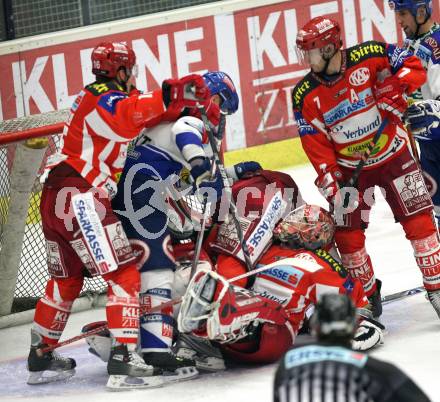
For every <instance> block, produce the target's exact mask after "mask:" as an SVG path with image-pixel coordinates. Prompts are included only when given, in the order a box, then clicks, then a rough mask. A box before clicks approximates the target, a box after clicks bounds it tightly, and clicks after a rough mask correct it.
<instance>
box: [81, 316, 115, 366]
mask: <svg viewBox="0 0 440 402" xmlns="http://www.w3.org/2000/svg"><path fill="white" fill-rule="evenodd" d="M106 324H107V322H106V321H96V322H91V323H90V324H87V325H84V327H82V330H81V332H82V333H84V332H88V331H90V330H92V329H94V328H97V327H101V326H103V325H106ZM86 342H87V345H89V352H90V353H91V354H92V355H95V356H97V357H99V358H100V359H101V360H102V361H103V362H105V363H107V362H108V360H109V358H110V350H111V347H112V338H111V334H110V331H109V330H108V329H104V330H103V331H102V332H100V333H98V334H95V335H92V336H88V337H87V338H86Z"/></svg>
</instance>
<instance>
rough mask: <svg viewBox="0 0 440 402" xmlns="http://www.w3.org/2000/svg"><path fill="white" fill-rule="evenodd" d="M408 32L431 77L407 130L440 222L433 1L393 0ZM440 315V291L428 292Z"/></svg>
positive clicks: (439, 88) (439, 77) (438, 74)
mask: <svg viewBox="0 0 440 402" xmlns="http://www.w3.org/2000/svg"><path fill="white" fill-rule="evenodd" d="M389 5H390V7H391V8H392V9H394V11H395V12H396V17H397V21H398V23H399V24H400V26H401V27H402V29H403V30H404V32H405V35H406V39H405V45H406V47H407V48H408V49H410V50H411V51H412V52H413V53H414V54H415V55H416V56H417V57H419V59H420V60H421V61H422V64H423V66H424V67H425V69H426V72H427V75H428V79H427V80H426V83H425V84H424V85H423V86H422V87H421V89H420V90H418V91H416V92H414V94H412V95H411V96H412V98H413V99H412V101H413V102H414V103H413V104H412V105H411V106H409V107H408V109H407V110H406V113H405V120H406V123H407V125H408V129H409V131H410V133H412V135H414V137H415V138H416V139H417V141H418V144H419V148H420V164H421V167H422V170H423V175H424V176H425V181H426V184H427V186H428V189H429V192H430V194H431V197H432V202H433V204H434V212H435V216H436V218H437V226H439V223H440V187H439V184H440V25H439V24H437V23H436V22H434V20H433V19H432V1H431V0H390V1H389ZM428 297H429V301H430V302H431V304H432V305H433V307H434V308H435V311H436V312H437V314H438V316H439V317H440V291H435V292H428Z"/></svg>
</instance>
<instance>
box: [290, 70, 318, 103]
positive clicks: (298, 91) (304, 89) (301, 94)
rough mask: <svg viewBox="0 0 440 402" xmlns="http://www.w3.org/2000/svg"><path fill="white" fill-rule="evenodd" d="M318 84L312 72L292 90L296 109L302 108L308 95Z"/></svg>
mask: <svg viewBox="0 0 440 402" xmlns="http://www.w3.org/2000/svg"><path fill="white" fill-rule="evenodd" d="M317 86H318V83H317V82H316V80H314V79H313V78H312V76H311V74H307V75H306V76H305V77H304V78H303V79H302V80H301V81H300V82H298V84H296V85H295V88H293V90H292V105H293V108H294V109H296V110H301V109H302V105H303V103H304V98H305V97H306V95H307V94H308V93H309V92H311V91H312V90H313V89H315V88H316V87H317Z"/></svg>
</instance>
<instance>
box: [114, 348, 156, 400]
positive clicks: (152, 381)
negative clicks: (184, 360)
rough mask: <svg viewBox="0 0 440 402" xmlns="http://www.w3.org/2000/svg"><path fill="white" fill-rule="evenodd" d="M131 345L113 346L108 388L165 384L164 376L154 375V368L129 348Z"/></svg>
mask: <svg viewBox="0 0 440 402" xmlns="http://www.w3.org/2000/svg"><path fill="white" fill-rule="evenodd" d="M130 346H131V345H130ZM130 346H128V347H127V345H125V344H120V345H117V346H113V347H112V350H111V352H110V358H109V361H108V363H107V372H108V374H109V379H108V381H107V388H109V389H110V390H112V391H120V390H124V389H142V388H156V387H161V386H162V385H163V384H164V380H163V378H162V376H161V375H154V374H156V373H155V370H154V368H153V367H152V366H149V365H147V364H145V362H144V360H143V359H142V358H141V357H140V356H139V355H138V354H137V353H136V352H135V351H134V350H133V351H132V350H129V347H130ZM133 347H136V345H133Z"/></svg>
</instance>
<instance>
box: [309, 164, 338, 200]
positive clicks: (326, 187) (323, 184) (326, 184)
mask: <svg viewBox="0 0 440 402" xmlns="http://www.w3.org/2000/svg"><path fill="white" fill-rule="evenodd" d="M315 185H316V186H317V187H318V190H319V192H320V193H321V195H322V196H323V197H324V198H325V199H326V200H327V201H328V202H329V203H330V204H332V205H334V204H335V201H337V199H336V197H337V196H339V191H340V189H341V185H342V173H341V172H340V171H339V170H333V171H328V172H326V173H323V174H322V175H320V176H318V178H317V179H316V180H315Z"/></svg>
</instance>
